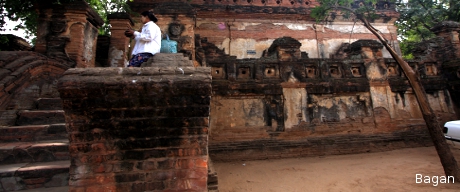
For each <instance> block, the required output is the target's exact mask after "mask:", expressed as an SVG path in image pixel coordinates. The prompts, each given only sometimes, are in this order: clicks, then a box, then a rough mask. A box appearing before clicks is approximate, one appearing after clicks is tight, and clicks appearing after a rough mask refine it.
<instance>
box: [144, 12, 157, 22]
mask: <svg viewBox="0 0 460 192" xmlns="http://www.w3.org/2000/svg"><path fill="white" fill-rule="evenodd" d="M141 15H142V16H144V17H149V19H150V21H153V22H154V23H156V22H157V21H158V19H157V17H156V16H155V15H154V14H153V13H152V12H150V11H144V12H142V13H141Z"/></svg>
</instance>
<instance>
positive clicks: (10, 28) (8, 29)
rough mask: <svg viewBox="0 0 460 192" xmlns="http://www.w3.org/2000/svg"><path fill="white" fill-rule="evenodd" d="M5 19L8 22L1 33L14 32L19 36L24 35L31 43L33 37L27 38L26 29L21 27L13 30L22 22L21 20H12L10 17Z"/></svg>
mask: <svg viewBox="0 0 460 192" xmlns="http://www.w3.org/2000/svg"><path fill="white" fill-rule="evenodd" d="M5 21H6V24H5V29H6V30H5V31H0V34H13V35H16V36H18V37H22V38H24V39H25V40H27V42H29V43H31V41H32V39H31V38H29V39H26V38H25V36H26V33H25V31H24V30H22V29H19V30H13V28H14V27H15V26H16V25H18V24H19V23H20V21H10V20H9V19H8V18H6V17H5Z"/></svg>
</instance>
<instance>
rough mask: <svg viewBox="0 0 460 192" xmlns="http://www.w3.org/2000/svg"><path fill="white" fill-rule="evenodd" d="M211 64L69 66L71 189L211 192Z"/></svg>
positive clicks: (65, 87)
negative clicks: (105, 66) (179, 66)
mask: <svg viewBox="0 0 460 192" xmlns="http://www.w3.org/2000/svg"><path fill="white" fill-rule="evenodd" d="M209 70H210V69H209V68H193V67H182V68H180V69H179V68H174V67H161V68H105V69H70V70H68V71H66V73H65V75H64V77H63V78H61V79H60V81H59V84H58V88H59V92H60V94H61V98H62V99H63V104H64V111H65V116H66V123H67V126H68V132H69V138H70V147H69V148H70V154H71V168H70V184H69V185H70V191H98V192H100V191H120V192H124V191H155V190H164V191H206V190H207V187H206V185H207V184H206V181H207V171H208V168H207V162H208V149H207V146H208V129H209V127H208V126H209V105H210V99H211V76H210V73H209V72H210V71H209Z"/></svg>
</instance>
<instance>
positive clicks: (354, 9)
mask: <svg viewBox="0 0 460 192" xmlns="http://www.w3.org/2000/svg"><path fill="white" fill-rule="evenodd" d="M318 2H319V3H320V4H321V5H320V6H317V7H315V8H313V9H312V12H311V16H312V17H313V18H315V19H316V21H317V22H320V21H332V20H334V19H335V18H336V16H337V15H338V14H340V15H341V16H342V17H343V18H345V19H351V18H353V17H364V18H366V19H367V20H370V21H372V20H374V19H376V18H378V15H377V14H376V12H375V9H374V7H375V6H376V4H377V0H362V1H355V0H318Z"/></svg>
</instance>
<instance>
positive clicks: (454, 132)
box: [443, 120, 460, 142]
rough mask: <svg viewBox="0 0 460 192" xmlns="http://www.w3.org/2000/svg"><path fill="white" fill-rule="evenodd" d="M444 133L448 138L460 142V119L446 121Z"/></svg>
mask: <svg viewBox="0 0 460 192" xmlns="http://www.w3.org/2000/svg"><path fill="white" fill-rule="evenodd" d="M443 133H444V137H446V139H447V140H452V141H458V142H460V120H457V121H448V122H446V124H444V129H443Z"/></svg>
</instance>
